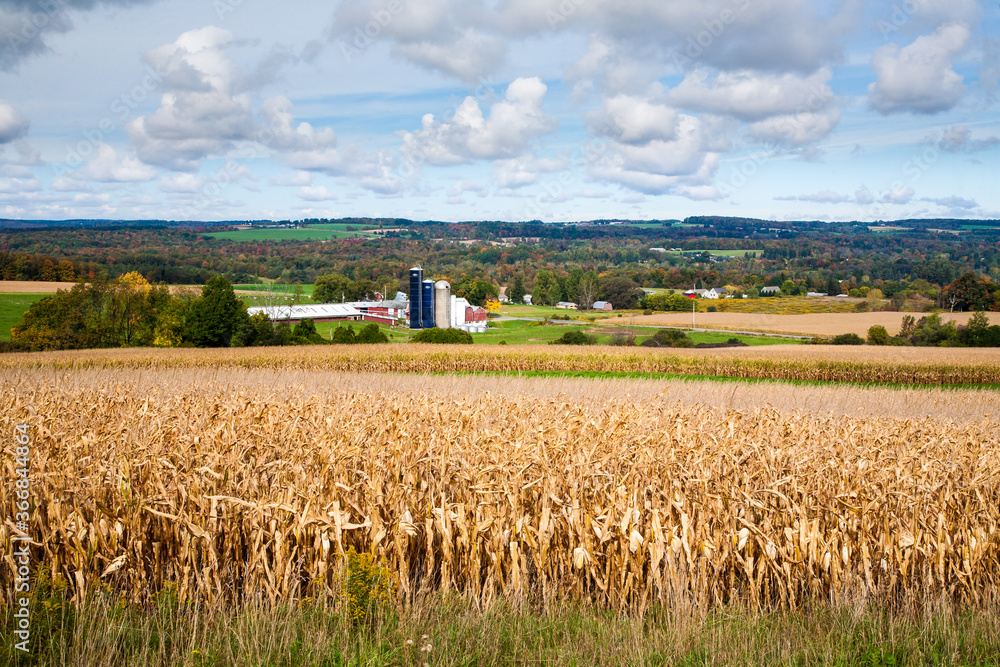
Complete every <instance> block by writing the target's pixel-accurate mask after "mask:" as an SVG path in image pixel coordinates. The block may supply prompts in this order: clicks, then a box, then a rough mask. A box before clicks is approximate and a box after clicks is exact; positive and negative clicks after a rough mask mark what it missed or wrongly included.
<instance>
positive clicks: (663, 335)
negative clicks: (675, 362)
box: [642, 329, 694, 347]
mask: <svg viewBox="0 0 1000 667" xmlns="http://www.w3.org/2000/svg"><path fill="white" fill-rule="evenodd" d="M642 344H643V346H644V347H693V346H694V341H693V340H691V339H690V338H688V336H687V334H686V333H684V332H683V331H681V330H680V329H660V330H659V331H657V332H656V333H655V334H653V336H652V337H650V338H649V339H647V340H645V341H644V342H643V343H642Z"/></svg>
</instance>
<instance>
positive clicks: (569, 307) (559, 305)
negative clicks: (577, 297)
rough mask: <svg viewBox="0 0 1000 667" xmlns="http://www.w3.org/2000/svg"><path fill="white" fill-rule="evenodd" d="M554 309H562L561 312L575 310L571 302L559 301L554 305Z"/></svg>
mask: <svg viewBox="0 0 1000 667" xmlns="http://www.w3.org/2000/svg"><path fill="white" fill-rule="evenodd" d="M556 308H562V309H563V310H576V308H577V306H576V304H575V303H573V302H572V301H560V302H559V303H557V304H556Z"/></svg>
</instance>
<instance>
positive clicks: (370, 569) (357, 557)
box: [343, 547, 396, 627]
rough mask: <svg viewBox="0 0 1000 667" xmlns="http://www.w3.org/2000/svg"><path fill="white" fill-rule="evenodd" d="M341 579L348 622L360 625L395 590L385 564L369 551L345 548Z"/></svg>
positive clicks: (386, 603) (390, 600)
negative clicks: (344, 562) (343, 573)
mask: <svg viewBox="0 0 1000 667" xmlns="http://www.w3.org/2000/svg"><path fill="white" fill-rule="evenodd" d="M345 579H346V581H345V582H344V589H343V595H344V603H345V605H346V606H347V616H348V618H349V619H350V620H351V624H352V625H354V626H355V627H358V626H360V625H361V624H362V623H364V622H365V621H366V620H370V619H371V618H372V617H373V616H374V615H375V614H376V613H377V612H378V611H379V610H380V608H384V607H387V606H389V605H390V604H391V603H392V597H393V595H394V593H395V588H396V587H395V582H393V580H392V573H391V572H390V571H389V569H388V568H387V567H385V566H384V565H381V564H379V563H376V562H375V556H373V555H372V554H370V553H360V554H359V553H358V552H356V551H355V550H354V547H350V548H349V549H348V550H347V572H346V575H345Z"/></svg>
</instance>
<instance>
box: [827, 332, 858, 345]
mask: <svg viewBox="0 0 1000 667" xmlns="http://www.w3.org/2000/svg"><path fill="white" fill-rule="evenodd" d="M830 344H831V345H864V344H865V339H864V338H862V337H861V336H859V335H858V334H856V333H846V334H840V335H839V336H834V337H833V340H831V341H830Z"/></svg>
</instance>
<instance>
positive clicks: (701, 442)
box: [0, 356, 1000, 610]
mask: <svg viewBox="0 0 1000 667" xmlns="http://www.w3.org/2000/svg"><path fill="white" fill-rule="evenodd" d="M239 358H240V357H238V356H237V357H235V359H239ZM306 358H308V357H306ZM118 359H121V357H118ZM119 365H120V364H119ZM90 366H91V367H90V368H85V369H81V370H73V369H68V370H67V369H55V368H51V367H49V368H44V367H43V368H33V367H31V366H30V365H27V366H25V367H22V368H7V369H3V370H0V377H2V378H3V380H4V384H5V386H7V387H10V388H11V391H9V392H5V394H4V396H3V399H2V401H3V402H2V404H0V429H2V432H3V433H11V432H12V431H13V425H14V424H17V423H21V422H26V423H28V424H30V425H31V426H32V427H33V432H34V436H33V438H34V444H33V447H34V454H33V460H32V463H31V467H32V471H33V472H32V491H31V493H32V497H33V498H34V499H35V506H34V508H33V510H32V517H31V533H32V536H33V538H34V539H35V541H36V545H35V552H34V553H35V562H38V563H44V564H46V565H48V566H50V567H51V568H52V569H53V570H55V571H56V572H59V573H61V574H62V575H63V576H65V577H66V578H67V579H68V580H69V581H70V582H71V583H72V586H73V590H74V591H75V592H77V593H79V592H81V591H85V590H87V589H91V588H93V587H95V586H97V585H99V584H100V583H102V582H103V583H108V584H111V585H113V586H116V587H118V588H120V589H121V590H122V591H124V592H125V593H126V594H127V595H129V596H130V597H132V598H134V599H136V600H143V599H146V598H147V597H148V596H149V595H150V594H151V593H153V592H155V591H157V590H159V589H161V588H162V587H163V586H164V585H166V584H168V583H172V584H176V585H177V586H178V587H179V590H180V594H181V595H182V596H186V597H199V598H202V599H205V600H207V601H220V600H240V599H247V598H254V599H261V598H263V599H265V600H269V601H278V600H282V599H287V598H293V597H297V596H313V597H323V596H331V595H335V594H336V589H337V585H338V572H339V568H340V567H341V562H342V560H341V557H340V556H341V555H342V554H343V553H344V552H345V551H346V550H347V549H348V548H349V547H351V546H353V547H355V548H356V549H358V550H370V551H373V552H374V553H375V554H376V555H377V556H379V557H380V558H382V559H384V561H385V563H386V565H387V566H388V567H389V568H390V569H391V571H392V572H394V573H395V575H396V576H397V577H398V581H399V596H400V598H401V599H403V600H405V599H412V597H413V596H414V595H415V594H417V593H418V592H419V591H421V590H452V591H456V592H459V593H461V594H463V595H465V596H467V597H469V598H470V599H472V600H474V601H476V602H477V603H480V604H482V605H488V604H489V603H490V602H491V601H494V600H496V599H498V598H501V597H503V598H507V599H510V600H514V601H517V602H525V603H529V604H535V605H544V604H548V603H551V602H554V601H558V600H575V601H585V602H592V603H594V604H597V605H600V606H602V607H607V608H613V609H629V610H642V609H645V608H647V607H648V606H649V605H651V604H654V603H657V602H667V603H675V602H679V601H680V602H685V603H692V604H699V605H713V604H721V603H728V602H734V601H738V602H740V603H741V604H748V605H760V606H773V605H784V606H799V605H802V604H804V603H807V602H811V601H818V600H831V601H836V602H852V603H853V602H855V601H857V600H859V599H865V598H872V597H873V598H878V599H882V598H890V599H906V598H909V599H917V600H919V599H925V598H928V597H934V598H937V597H947V598H951V599H953V600H955V601H958V602H961V603H977V602H979V603H981V602H984V601H995V600H996V593H997V584H998V577H1000V566H998V564H1000V558H998V556H1000V533H998V531H997V524H998V521H1000V450H998V447H997V445H998V441H1000V432H998V428H997V421H996V418H995V417H992V418H985V419H978V420H977V419H975V418H974V415H975V413H976V411H977V410H978V409H979V406H983V405H987V404H989V402H990V401H991V399H993V398H995V394H992V393H990V392H953V393H952V394H951V396H953V397H954V402H955V403H956V404H957V403H964V402H968V403H969V405H971V406H972V407H971V408H970V409H969V410H967V411H965V412H963V411H961V410H959V411H958V412H959V413H960V414H962V415H964V418H962V419H960V420H952V419H949V418H947V417H946V416H945V415H944V414H943V413H944V412H945V410H944V406H943V404H938V403H934V402H933V401H932V402H929V403H927V408H926V410H925V411H923V412H921V410H919V409H916V408H912V407H911V410H910V413H905V412H904V413H903V414H906V418H905V419H904V418H900V419H893V418H888V417H885V416H878V414H877V412H878V411H877V410H876V411H874V412H872V411H871V410H869V411H868V412H865V409H864V405H865V404H877V403H879V400H880V399H879V395H878V393H877V392H876V391H875V390H870V391H871V392H872V393H864V391H862V392H861V393H858V394H857V395H856V397H852V398H848V399H845V402H844V404H843V409H842V410H840V414H834V413H830V412H826V411H820V410H811V409H805V410H803V409H800V407H798V406H795V405H791V404H790V405H788V406H784V407H780V408H779V407H771V406H767V405H762V403H761V402H758V403H757V404H756V405H755V404H754V402H753V400H752V397H751V396H746V397H744V398H743V399H740V400H736V399H732V400H731V401H730V404H729V405H728V406H727V404H725V403H724V402H723V401H721V400H720V397H721V396H722V395H723V392H725V391H726V385H724V384H719V383H703V385H697V384H695V383H691V385H689V386H687V389H686V391H687V392H688V393H686V394H685V393H683V392H682V391H681V388H680V387H677V386H673V388H672V386H671V385H670V384H669V383H656V382H652V381H644V382H636V381H625V380H615V381H610V382H608V383H606V384H603V383H595V382H594V381H591V380H572V381H570V380H563V379H559V380H552V379H531V380H528V379H513V378H511V379H508V378H466V379H464V380H461V381H459V380H460V379H456V378H427V377H419V376H385V375H378V374H373V375H356V374H337V373H330V372H327V371H321V370H308V371H306V370H296V367H295V366H294V365H293V368H291V369H289V370H288V371H285V373H287V377H284V378H283V377H281V372H278V371H274V370H267V369H263V370H247V369H245V368H243V367H241V364H240V363H238V362H237V363H235V364H232V365H231V366H226V365H223V366H216V367H210V366H208V365H204V364H197V365H196V367H195V368H189V369H185V368H182V367H179V366H175V367H168V368H146V369H143V370H137V369H128V368H110V369H102V368H99V367H96V366H98V365H96V364H90ZM232 366H236V367H232ZM466 380H467V381H468V382H466ZM587 383H591V384H589V385H588V384H587ZM678 384H680V383H678ZM657 385H659V387H658V388H657ZM588 386H589V387H592V389H588V388H587V387H588ZM698 386H704V387H705V389H704V390H703V393H701V394H700V395H699V390H698V389H697V387H698ZM760 387H761V389H762V390H764V393H762V394H760V395H761V396H765V397H766V396H768V395H769V394H767V393H766V392H767V391H771V390H772V389H773V386H772V387H768V386H767V385H761V386H760ZM824 389H825V388H824ZM799 390H800V391H811V390H812V389H811V388H809V389H799ZM844 391H846V390H844ZM882 391H889V390H882ZM925 391H926V390H925ZM713 392H715V393H713ZM942 393H943V392H942ZM770 395H771V396H774V397H777V396H779V394H770ZM789 400H790V399H789ZM854 410H857V412H858V414H861V415H863V416H860V417H859V416H852V411H854ZM4 452H5V456H4V466H5V468H6V472H5V474H6V475H9V476H10V477H9V478H13V470H12V467H11V461H12V453H13V448H12V445H11V444H10V443H9V442H5V443H4ZM0 512H2V513H3V516H4V517H10V516H12V515H13V509H12V498H11V497H10V496H5V497H4V498H3V500H2V501H0ZM11 528H12V526H11V525H10V523H9V522H7V523H5V524H4V526H3V528H2V532H3V534H2V535H0V539H2V540H3V541H4V543H5V544H7V543H9V542H8V540H9V538H10V530H11ZM12 566H13V562H12V561H11V560H10V557H9V556H7V557H5V562H4V565H3V567H2V574H0V588H2V590H3V595H5V596H7V595H9V594H10V591H11V588H12V587H11V583H12V582H11V580H12Z"/></svg>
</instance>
